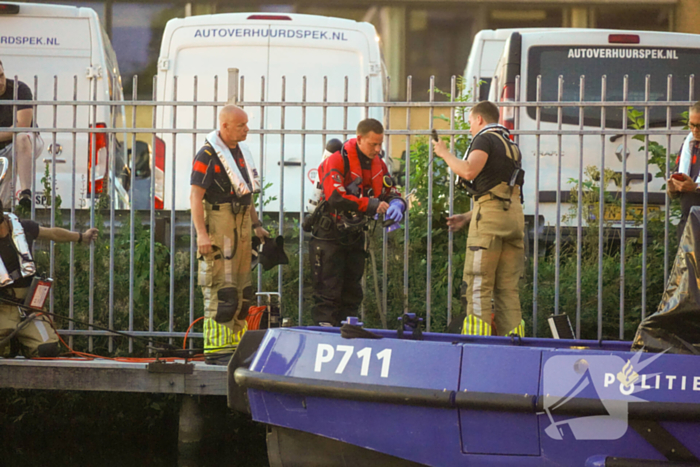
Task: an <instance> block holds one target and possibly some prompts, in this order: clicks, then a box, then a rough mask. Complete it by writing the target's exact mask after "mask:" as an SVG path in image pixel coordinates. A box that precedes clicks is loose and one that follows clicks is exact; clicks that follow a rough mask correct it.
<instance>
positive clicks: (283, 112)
mask: <svg viewBox="0 0 700 467" xmlns="http://www.w3.org/2000/svg"><path fill="white" fill-rule="evenodd" d="M286 97H287V77H286V76H282V105H281V108H280V129H281V130H284V129H285V118H286V115H287V112H286V111H287V107H286V105H285V101H286ZM284 144H285V140H284V134H281V135H280V217H279V226H280V231H279V234H280V235H283V234H284V172H285V162H284V155H285V154H284V150H285V147H284ZM302 172H303V170H302ZM282 276H283V271H282V265H281V264H280V265H279V266H277V292H278V293H279V301H280V308H281V307H282V292H283V289H282Z"/></svg>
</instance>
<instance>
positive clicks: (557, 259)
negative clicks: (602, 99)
mask: <svg viewBox="0 0 700 467" xmlns="http://www.w3.org/2000/svg"><path fill="white" fill-rule="evenodd" d="M563 97H564V76H563V75H559V80H558V82H557V102H560V103H561V101H562V100H563ZM563 116H564V115H563V109H562V107H561V105H559V106H558V107H557V130H558V131H560V132H561V130H562V119H563ZM561 140H562V135H561V133H559V134H558V135H557V222H556V225H557V230H556V242H555V246H554V250H555V253H554V314H555V315H558V314H559V289H560V287H561V279H560V275H561Z"/></svg>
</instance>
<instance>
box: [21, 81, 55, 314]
mask: <svg viewBox="0 0 700 467" xmlns="http://www.w3.org/2000/svg"><path fill="white" fill-rule="evenodd" d="M15 83H17V81H15ZM17 87H19V86H16V88H17ZM53 100H54V102H56V101H57V100H58V76H55V75H54V77H53ZM52 110H53V127H54V129H55V128H56V127H57V126H58V106H57V105H56V104H55V103H54V105H53V109H52ZM51 142H52V146H51V147H52V148H54V151H52V153H53V154H51V223H50V225H51V228H53V227H56V189H57V187H56V151H55V149H56V147H57V146H56V144H57V141H56V131H53V132H52V133H51ZM31 157H32V159H34V154H33V153H32V156H31ZM15 173H16V172H15ZM32 175H33V177H32V178H36V174H32ZM20 188H23V187H22V184H21V183H20ZM32 204H33V203H32ZM55 274H56V244H55V243H54V241H53V240H51V241H50V242H49V275H50V276H51V277H55ZM49 311H51V313H53V312H54V290H53V287H52V288H51V293H50V295H49Z"/></svg>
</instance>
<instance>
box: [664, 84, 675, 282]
mask: <svg viewBox="0 0 700 467" xmlns="http://www.w3.org/2000/svg"><path fill="white" fill-rule="evenodd" d="M672 86H673V75H668V77H667V78H666V100H667V101H669V102H670V101H671V97H672V96H671V90H672ZM666 131H667V135H666V170H665V176H664V180H668V178H669V177H670V173H671V167H670V166H671V159H670V157H671V106H670V105H667V106H666ZM670 210H671V200H670V199H669V197H668V192H667V193H666V204H665V206H664V212H665V215H664V284H667V283H668V272H669V271H668V262H669V252H668V243H669V237H668V229H669V227H670V226H671V224H670V219H669V216H670Z"/></svg>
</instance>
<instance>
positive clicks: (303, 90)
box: [298, 76, 306, 326]
mask: <svg viewBox="0 0 700 467" xmlns="http://www.w3.org/2000/svg"><path fill="white" fill-rule="evenodd" d="M301 102H302V107H301V129H302V130H306V105H304V104H306V76H304V77H303V78H302V83H301ZM305 173H306V135H305V134H303V133H302V135H301V174H300V180H299V183H300V188H301V199H300V200H299V301H298V307H299V310H298V311H299V318H298V319H299V325H300V326H301V321H302V310H303V309H304V230H303V229H302V228H301V224H302V222H303V221H304V198H305V196H304V195H305V190H304V187H305V186H306V180H305V179H304V176H305Z"/></svg>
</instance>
